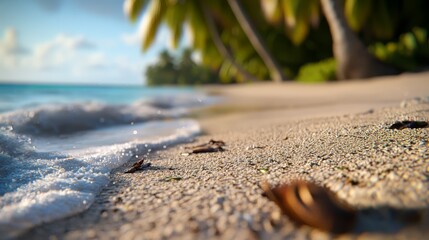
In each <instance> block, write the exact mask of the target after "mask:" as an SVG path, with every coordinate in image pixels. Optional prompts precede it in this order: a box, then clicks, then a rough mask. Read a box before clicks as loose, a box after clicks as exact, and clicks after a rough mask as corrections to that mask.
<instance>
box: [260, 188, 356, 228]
mask: <svg viewBox="0 0 429 240" xmlns="http://www.w3.org/2000/svg"><path fill="white" fill-rule="evenodd" d="M262 188H263V190H264V191H265V194H266V195H267V197H268V198H269V199H270V200H272V201H274V202H275V203H276V204H277V205H278V206H279V207H280V209H281V210H282V212H283V213H284V214H286V215H287V216H289V217H290V218H291V219H292V220H293V221H294V222H296V223H297V224H298V225H302V224H305V225H309V226H311V227H314V228H318V229H321V230H324V231H328V232H332V233H345V232H349V231H351V230H352V229H353V227H354V225H355V222H356V211H355V210H354V209H352V208H351V207H350V206H348V205H346V204H345V203H343V202H342V201H340V200H339V199H338V198H337V197H336V195H335V194H334V193H333V192H332V191H331V190H329V189H327V188H324V187H320V186H318V185H316V184H314V183H310V182H306V181H294V182H292V183H290V184H285V185H281V186H278V187H275V188H270V186H269V185H268V184H267V183H265V184H263V185H262Z"/></svg>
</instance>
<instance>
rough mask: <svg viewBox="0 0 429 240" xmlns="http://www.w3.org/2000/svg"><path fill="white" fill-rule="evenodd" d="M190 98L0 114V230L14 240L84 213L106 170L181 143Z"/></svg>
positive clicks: (188, 134)
mask: <svg viewBox="0 0 429 240" xmlns="http://www.w3.org/2000/svg"><path fill="white" fill-rule="evenodd" d="M199 105H201V104H198V101H194V100H192V101H186V100H184V99H182V100H178V101H173V100H172V99H170V100H168V99H167V100H165V99H163V100H162V101H154V100H151V101H148V100H145V101H137V102H134V103H133V104H130V105H103V104H100V103H95V102H90V103H73V104H62V105H52V104H45V105H41V106H38V107H35V108H30V109H20V110H16V111H9V112H6V113H3V114H0V232H2V233H5V235H3V236H6V237H14V236H17V235H19V234H20V233H23V232H25V231H26V230H28V229H30V228H32V227H33V226H36V225H38V224H41V223H45V222H50V221H53V220H56V219H60V218H64V217H66V216H70V215H73V214H76V213H79V212H82V211H84V210H85V209H87V208H88V207H89V206H90V205H91V204H92V203H93V201H94V199H95V197H96V195H97V194H98V193H99V192H100V191H101V189H102V188H103V187H104V186H106V184H107V183H108V182H109V175H110V171H111V170H112V169H114V168H117V167H119V166H121V165H122V164H124V163H125V162H127V161H130V160H132V159H137V158H139V157H141V156H144V155H147V154H149V153H151V152H154V151H155V150H159V149H164V148H166V147H167V146H169V145H172V144H175V143H178V142H183V141H186V140H189V139H190V138H192V137H193V136H195V135H197V134H198V133H199V132H200V127H199V125H198V123H197V122H196V121H194V120H191V119H182V118H180V116H182V115H183V114H184V113H186V112H187V111H188V110H189V109H190V108H191V107H195V106H199Z"/></svg>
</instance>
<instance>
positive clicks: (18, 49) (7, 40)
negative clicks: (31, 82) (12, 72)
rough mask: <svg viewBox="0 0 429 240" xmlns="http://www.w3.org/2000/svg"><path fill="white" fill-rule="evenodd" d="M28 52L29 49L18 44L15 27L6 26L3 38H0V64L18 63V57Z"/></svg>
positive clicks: (13, 64)
mask: <svg viewBox="0 0 429 240" xmlns="http://www.w3.org/2000/svg"><path fill="white" fill-rule="evenodd" d="M28 53H29V51H28V50H27V49H26V48H25V47H23V46H22V45H21V44H20V42H19V38H18V33H17V32H16V30H15V28H13V27H9V28H7V29H6V30H5V32H4V36H3V38H2V39H0V65H4V66H6V67H15V66H17V65H18V64H19V62H20V58H22V57H23V56H25V55H27V54H28Z"/></svg>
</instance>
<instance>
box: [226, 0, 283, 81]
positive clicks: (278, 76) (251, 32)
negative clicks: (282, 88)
mask: <svg viewBox="0 0 429 240" xmlns="http://www.w3.org/2000/svg"><path fill="white" fill-rule="evenodd" d="M228 3H229V6H230V7H231V10H232V11H233V13H234V15H235V17H236V18H237V20H238V22H239V23H240V26H241V28H242V29H243V31H244V32H245V33H246V36H247V37H248V39H249V41H250V42H251V43H252V45H253V47H254V48H255V50H256V51H257V52H258V54H259V56H260V57H261V58H262V60H263V61H264V63H265V65H266V66H267V68H268V70H269V73H270V76H271V78H272V79H273V80H274V81H276V82H281V81H283V80H286V79H287V78H286V77H285V75H284V74H283V72H282V70H281V68H280V66H279V64H278V63H277V61H276V59H274V58H273V57H272V56H271V54H270V53H269V51H268V49H267V47H266V44H265V42H264V40H263V39H262V38H261V37H260V35H259V34H258V32H257V30H256V27H255V26H254V25H253V23H252V21H251V19H250V18H249V17H248V16H247V13H246V11H245V10H244V8H243V6H242V5H241V2H240V0H228Z"/></svg>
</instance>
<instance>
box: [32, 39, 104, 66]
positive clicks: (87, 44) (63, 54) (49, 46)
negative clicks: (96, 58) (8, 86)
mask: <svg viewBox="0 0 429 240" xmlns="http://www.w3.org/2000/svg"><path fill="white" fill-rule="evenodd" d="M95 48H96V46H95V44H94V43H93V42H91V41H89V40H88V39H85V38H84V37H82V36H68V35H65V34H59V35H57V36H56V37H55V38H53V39H52V40H50V41H47V42H44V43H40V44H38V45H36V46H35V50H34V66H35V67H36V68H39V69H48V68H54V67H60V66H61V65H63V64H66V63H73V61H74V60H76V59H75V58H76V57H77V56H79V55H80V52H81V50H92V49H95Z"/></svg>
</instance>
